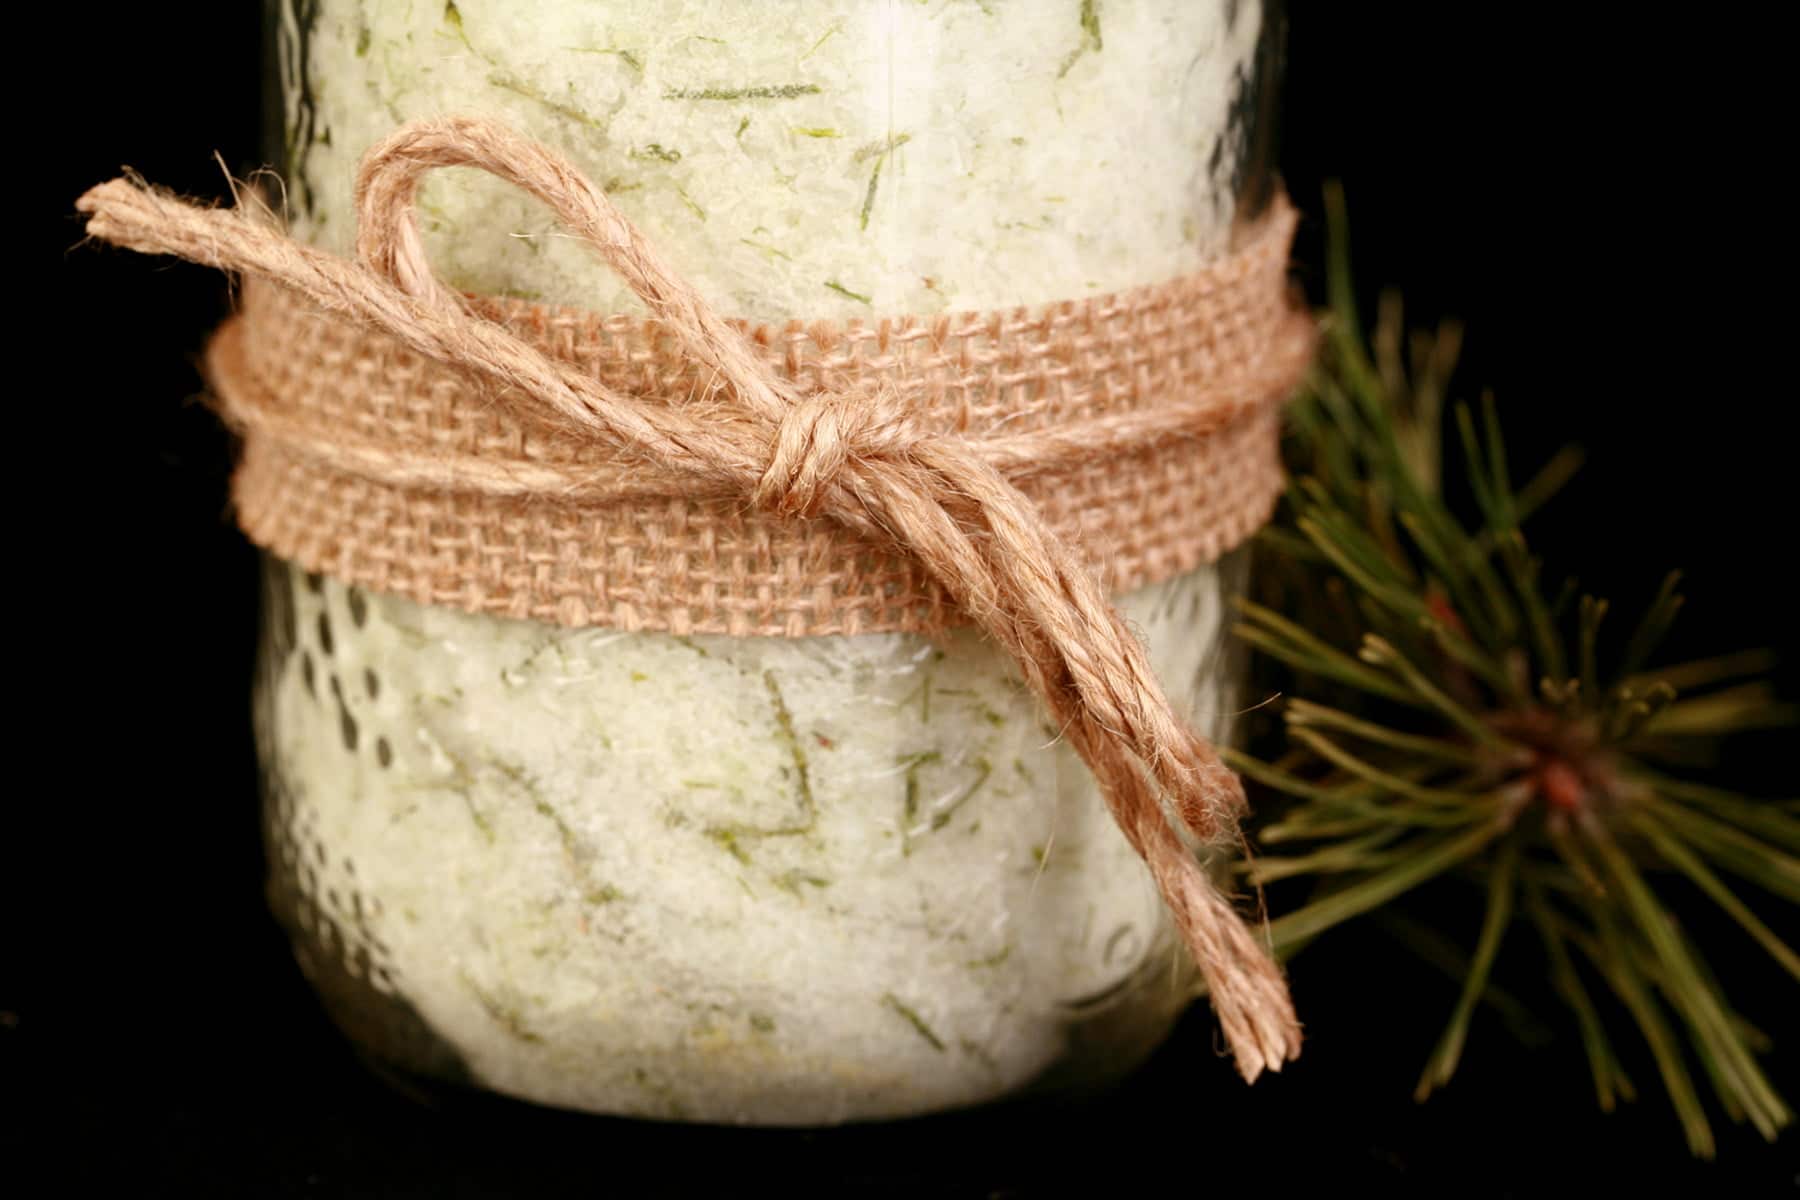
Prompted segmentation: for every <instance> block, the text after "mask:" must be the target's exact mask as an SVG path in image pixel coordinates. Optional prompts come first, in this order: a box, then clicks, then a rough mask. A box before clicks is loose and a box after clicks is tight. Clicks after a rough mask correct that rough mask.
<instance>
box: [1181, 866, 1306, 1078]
mask: <svg viewBox="0 0 1800 1200" xmlns="http://www.w3.org/2000/svg"><path fill="white" fill-rule="evenodd" d="M1204 886H1205V889H1206V893H1207V895H1206V897H1205V903H1204V905H1203V906H1202V907H1201V908H1200V909H1199V910H1198V911H1196V912H1193V913H1192V916H1193V918H1194V920H1195V924H1197V925H1205V926H1206V927H1207V928H1206V930H1205V932H1204V935H1203V937H1202V938H1198V939H1194V940H1196V941H1200V940H1203V941H1204V942H1205V943H1206V944H1207V945H1208V947H1209V948H1210V949H1212V950H1213V951H1215V952H1216V951H1218V950H1221V949H1222V950H1224V952H1225V953H1224V956H1223V958H1222V960H1221V959H1218V958H1215V959H1213V960H1212V961H1211V962H1209V961H1208V960H1207V959H1205V958H1202V959H1201V960H1200V970H1201V974H1202V975H1203V976H1205V978H1206V983H1207V991H1208V994H1209V996H1210V998H1211V1000H1212V1006H1213V1011H1214V1012H1215V1013H1216V1014H1218V1018H1219V1025H1220V1027H1221V1028H1222V1029H1223V1030H1224V1032H1225V1042H1226V1045H1227V1046H1229V1047H1230V1049H1231V1056H1232V1058H1233V1059H1234V1060H1235V1061H1236V1063H1237V1069H1238V1074H1240V1075H1242V1076H1243V1077H1244V1082H1246V1083H1254V1082H1255V1081H1256V1079H1257V1077H1258V1076H1260V1075H1261V1074H1262V1073H1263V1072H1264V1071H1279V1070H1281V1068H1282V1065H1283V1064H1285V1063H1288V1062H1291V1061H1292V1060H1293V1059H1295V1058H1298V1057H1299V1056H1300V1043H1301V1031H1300V1019H1299V1017H1298V1016H1297V1015H1296V1014H1295V1012H1294V1001H1293V998H1292V997H1291V996H1290V995H1289V994H1288V986H1287V979H1286V978H1285V977H1284V976H1283V975H1282V972H1281V967H1280V966H1279V965H1278V964H1277V963H1276V962H1275V956H1274V954H1273V952H1272V951H1271V950H1270V949H1269V947H1268V945H1267V943H1266V942H1265V941H1264V940H1263V939H1261V938H1259V937H1257V936H1256V933H1255V932H1254V931H1253V930H1252V929H1251V928H1250V927H1249V925H1247V924H1246V923H1245V921H1244V918H1243V917H1242V916H1240V915H1239V914H1238V912H1237V910H1236V909H1234V908H1233V907H1232V905H1231V902H1230V901H1229V900H1228V899H1227V898H1226V897H1225V896H1223V895H1222V894H1220V892H1219V891H1218V890H1217V889H1216V888H1214V887H1213V886H1212V885H1211V883H1210V881H1208V882H1206V883H1205V885H1204Z"/></svg>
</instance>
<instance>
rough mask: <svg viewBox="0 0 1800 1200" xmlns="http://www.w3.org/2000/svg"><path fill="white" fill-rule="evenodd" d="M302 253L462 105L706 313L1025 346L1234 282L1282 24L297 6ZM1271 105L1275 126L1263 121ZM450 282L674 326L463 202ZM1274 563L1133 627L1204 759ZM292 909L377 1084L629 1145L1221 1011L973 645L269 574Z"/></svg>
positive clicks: (272, 722)
mask: <svg viewBox="0 0 1800 1200" xmlns="http://www.w3.org/2000/svg"><path fill="white" fill-rule="evenodd" d="M281 20H282V24H283V27H284V36H283V38H282V55H281V59H282V63H283V74H284V84H285V87H286V92H287V99H288V113H287V130H288V137H289V143H290V144H289V161H288V175H289V184H290V200H291V204H292V207H293V211H294V216H295V218H296V222H297V227H298V228H299V230H300V231H301V232H302V233H303V234H304V235H305V236H306V237H308V238H309V239H310V240H312V241H314V242H316V243H318V244H321V245H324V246H327V247H329V248H333V249H336V250H339V251H345V250H348V249H349V247H350V243H351V241H352V237H353V225H354V210H353V207H352V197H351V186H352V183H351V181H352V178H353V173H354V169H355V164H356V162H357V161H358V159H359V158H360V156H361V155H362V153H363V151H364V150H365V149H366V148H367V147H368V146H369V145H370V144H371V143H372V142H374V141H376V140H377V139H379V138H380V137H382V136H384V135H385V134H387V133H388V132H390V131H391V130H392V129H393V128H395V127H396V126H397V125H398V124H400V123H401V122H403V121H405V120H408V119H412V118H416V117H422V116H428V115H432V114H437V113H446V112H458V113H468V112H473V113H479V114H483V115H488V116H495V117H499V118H502V119H504V120H506V121H508V122H510V123H512V124H514V125H516V126H518V127H520V128H521V129H523V130H524V131H526V132H528V133H530V134H532V135H534V136H537V137H539V138H541V139H543V140H545V141H547V142H550V143H552V144H554V145H556V146H558V147H559V148H561V149H562V150H564V151H565V152H567V153H569V154H571V155H572V156H573V157H574V159H575V161H576V162H577V163H578V164H579V165H580V166H581V167H582V169H583V170H584V171H586V172H587V173H588V174H589V175H590V176H591V177H592V178H593V179H595V180H596V181H599V182H601V183H602V184H603V186H604V187H605V188H606V190H607V191H608V193H609V194H610V195H612V196H613V197H614V198H615V199H616V200H617V201H618V202H619V203H620V204H621V205H622V206H623V207H624V209H625V210H626V212H627V214H628V215H629V216H630V217H631V219H632V220H633V221H634V222H636V223H638V224H639V226H640V227H641V228H642V229H643V230H644V232H645V233H646V235H647V236H648V238H649V240H650V241H651V242H652V243H653V244H654V245H655V246H657V247H658V249H659V250H660V252H661V253H662V254H663V255H664V256H665V258H666V259H667V260H668V261H669V262H670V263H671V264H672V265H673V266H674V267H675V268H676V270H677V271H679V272H680V273H681V274H682V275H683V276H684V277H685V278H687V279H688V280H690V281H691V282H693V283H694V284H695V285H697V286H698V288H699V289H700V291H701V292H702V293H703V295H705V297H706V298H707V299H708V301H709V302H710V303H712V304H713V305H714V306H716V307H717V308H718V309H719V310H720V311H721V312H723V313H724V314H726V315H730V316H743V317H750V318H756V319H787V318H791V317H830V316H836V317H852V316H867V315H877V314H882V313H899V312H910V313H921V312H934V311H941V310H948V309H980V308H994V307H1002V306H1008V305H1015V304H1034V303H1039V302H1043V301H1049V300H1056V299H1064V298H1077V297H1081V296H1085V295H1089V294H1094V293H1098V292H1104V291H1111V290H1115V289H1119V288H1123V287H1128V286H1132V285H1136V284H1144V283H1151V282H1157V281H1161V280H1165V279H1168V278H1170V277H1173V276H1175V275H1177V274H1180V273H1181V272H1183V271H1186V270H1189V269H1192V268H1195V267H1197V266H1199V265H1201V264H1202V263H1204V262H1205V261H1207V260H1208V259H1209V258H1211V257H1213V256H1215V255H1216V254H1217V253H1219V252H1220V251H1221V250H1222V249H1223V247H1224V246H1225V244H1226V240H1227V237H1228V235H1229V232H1230V229H1231V225H1232V220H1233V216H1234V206H1235V201H1234V193H1235V189H1236V186H1237V184H1236V178H1235V177H1236V176H1237V175H1238V174H1239V173H1240V170H1241V165H1242V164H1241V153H1242V137H1241V134H1242V129H1241V125H1242V122H1243V120H1244V118H1243V114H1242V110H1243V108H1244V90H1245V87H1246V81H1247V80H1248V79H1250V78H1251V75H1252V73H1253V70H1254V68H1253V66H1252V58H1253V55H1254V53H1255V49H1256V44H1257V39H1258V33H1259V27H1260V25H1261V13H1260V8H1259V6H1258V5H1256V4H1254V3H1250V2H1245V3H1224V2H1219V3H1196V2H1192V0H1140V2H1135V3H1098V2H1095V0H1055V2H1051V0H1045V2H1042V3H1039V2H1037V0H1029V2H1027V0H928V2H924V3H919V2H914V0H906V2H904V3H903V2H899V0H887V2H877V0H792V2H789V3H784V4H781V5H779V6H777V5H770V4H766V3H751V2H750V0H686V2H680V0H629V2H607V3H601V2H598V0H563V2H555V0H540V2H538V3H533V4H529V5H524V4H517V3H512V2H510V0H455V2H454V3H447V4H446V3H441V2H440V0H413V2H411V3H378V2H375V0H369V2H366V3H359V2H357V0H314V2H310V3H305V4H299V5H294V4H287V5H285V6H283V7H282V8H281ZM1234 110H1236V111H1237V115H1236V116H1235V117H1234V115H1233V114H1234ZM420 208H421V214H422V219H423V223H424V226H425V229H426V231H427V235H428V237H427V240H428V244H429V247H430V252H431V256H432V259H433V262H434V264H435V265H436V267H437V269H438V270H439V272H440V273H441V274H442V275H443V276H444V277H445V278H446V279H447V280H449V281H450V282H451V283H453V284H455V285H457V286H460V287H464V288H468V289H471V290H479V291H484V292H495V293H507V294H513V295H524V296H528V297H532V298H538V299H542V300H544V301H546V302H552V303H562V304H577V305H582V306H584V307H588V308H593V309H599V310H629V309H634V308H636V307H637V305H636V302H635V301H634V300H633V299H632V298H631V297H630V295H629V293H628V292H627V291H626V289H625V288H624V285H623V284H621V283H620V282H619V281H618V280H616V279H614V278H613V277H612V276H611V275H610V274H609V272H608V271H607V270H606V268H605V267H603V266H602V265H600V264H599V263H598V262H597V261H596V260H595V259H594V258H593V257H592V256H591V254H590V253H589V252H588V251H586V250H584V249H583V248H582V247H581V246H580V245H578V244H576V243H574V242H573V241H572V240H571V239H569V238H567V237H566V236H564V235H563V233H562V232H561V231H560V230H559V229H557V228H556V226H555V225H554V223H553V221H552V220H551V218H550V217H549V216H548V214H547V213H546V212H544V211H543V210H542V209H541V208H539V207H538V206H537V205H536V204H535V202H533V201H530V200H529V199H526V198H524V197H523V196H521V195H520V194H518V193H517V192H515V191H514V190H512V189H511V188H509V187H508V186H507V185H505V184H502V183H499V182H498V181H496V180H493V179H491V178H488V177H485V176H482V175H478V174H476V173H474V172H440V173H438V175H437V176H434V177H433V178H432V179H431V181H430V182H429V184H428V186H427V187H426V188H425V189H424V192H423V196H422V200H421V205H420ZM1241 563H1242V557H1241V555H1239V556H1235V557H1233V558H1232V559H1229V560H1228V561H1227V563H1226V564H1223V565H1221V566H1219V567H1203V568H1201V569H1198V570H1195V571H1192V572H1190V573H1187V574H1184V575H1181V576H1178V577H1176V578H1174V579H1171V580H1168V581H1166V582H1164V583H1162V584H1159V585H1156V586H1152V587H1149V588H1146V589H1143V590H1141V591H1139V592H1137V593H1135V594H1133V595H1130V596H1127V597H1124V598H1123V600H1122V602H1121V603H1122V608H1123V611H1124V612H1125V614H1126V616H1127V617H1128V618H1129V619H1130V620H1131V621H1132V622H1133V623H1134V624H1135V626H1136V627H1137V628H1138V629H1139V630H1140V631H1141V633H1142V636H1143V637H1144V639H1145V641H1146V643H1147V645H1148V648H1149V650H1150V654H1151V660H1152V662H1153V664H1154V666H1155V667H1156V670H1157V671H1158V674H1159V676H1160V677H1161V678H1162V680H1163V681H1164V682H1165V684H1166V686H1167V687H1168V688H1169V690H1170V692H1171V693H1172V694H1173V695H1174V697H1175V698H1176V700H1177V702H1178V706H1179V707H1182V708H1184V709H1186V710H1187V711H1189V712H1191V713H1192V714H1194V715H1195V716H1196V717H1197V718H1198V724H1199V726H1200V728H1202V729H1203V730H1204V731H1207V732H1210V733H1212V734H1214V735H1218V734H1222V733H1223V732H1224V729H1225V722H1226V715H1227V713H1228V712H1229V710H1230V707H1231V704H1232V701H1233V699H1234V697H1233V696H1232V688H1231V686H1230V685H1231V673H1230V672H1229V671H1228V670H1226V669H1225V668H1224V667H1222V666H1221V664H1220V661H1219V648H1220V643H1221V631H1222V628H1223V624H1224V620H1225V613H1226V605H1227V600H1226V597H1227V596H1228V595H1230V594H1231V593H1232V592H1233V591H1234V590H1235V587H1236V584H1235V582H1234V580H1236V578H1237V576H1238V575H1239V574H1240V573H1241V572H1240V570H1239V567H1240V565H1241ZM270 583H271V587H270V606H269V617H268V619H267V622H266V635H265V649H264V655H263V664H262V678H261V683H260V685H259V700H258V714H259V716H258V727H259V737H260V739H261V742H262V752H263V757H264V763H265V770H266V775H267V778H268V790H269V804H268V814H269V824H270V845H271V860H272V861H271V889H272V896H273V899H274V903H275V907H276V910H277V912H278V913H280V914H281V915H282V916H283V918H284V919H285V920H286V922H287V923H288V925H289V927H290V931H291V932H292V933H293V936H294V938H295V944H296V950H297V952H298V953H299V955H300V958H301V961H302V963H303V965H304V966H306V968H307V970H308V972H309V974H311V975H312V977H313V979H314V982H315V984H316V985H317V986H318V988H319V990H320V992H321V994H322V995H323V996H324V998H325V999H326V1002H327V1004H328V1006H329V1007H330V1008H331V1010H332V1012H333V1014H334V1016H335V1017H336V1018H337V1019H338V1020H339V1022H340V1023H342V1024H343V1025H344V1026H345V1028H346V1029H347V1031H348V1032H349V1033H350V1034H351V1036H352V1038H353V1040H355V1041H356V1042H357V1043H358V1044H359V1045H360V1046H361V1047H362V1048H363V1049H364V1050H365V1052H367V1053H369V1054H370V1055H371V1056H372V1057H374V1058H376V1059H379V1060H381V1061H383V1062H385V1063H388V1064H390V1065H394V1066H398V1067H400V1068H401V1069H403V1070H405V1071H408V1072H411V1073H413V1074H415V1075H421V1076H428V1077H434V1078H442V1079H452V1080H458V1081H461V1082H466V1083H470V1084H473V1085H477V1086H480V1087H485V1088H489V1089H492V1090H495V1091H498V1092H501V1093H505V1094H508V1095H512V1096H517V1097H521V1098H524V1099H529V1100H534V1101H538V1102H543V1103H548V1104H554V1105H562V1106H567V1107H571V1108H577V1109H585V1110H590V1111H596V1112H607V1113H621V1114H631V1115H639V1116H650V1117H665V1118H679V1119H688V1120H703V1121H719V1122H749V1123H762V1124H824V1123H833V1122H838V1121H845V1120H856V1119H871V1118H881V1117H892V1116H900V1115H907V1114H914V1113H921V1112H928V1111H933V1110H937V1109H942V1108H947V1107H955V1106H961V1105H967V1104H973V1103H978V1102H980V1101H983V1100H988V1099H992V1098H996V1097H1000V1096H1004V1095H1008V1094H1011V1093H1013V1092H1016V1091H1018V1090H1020V1089H1022V1088H1025V1087H1028V1086H1030V1085H1032V1084H1034V1083H1039V1082H1048V1081H1053V1080H1058V1079H1069V1078H1077V1077H1080V1076H1082V1075H1083V1073H1091V1074H1093V1075H1095V1076H1096V1077H1110V1076H1112V1075H1115V1074H1116V1073H1118V1072H1119V1071H1121V1070H1123V1069H1124V1068H1125V1067H1127V1066H1129V1065H1130V1064H1131V1063H1133V1062H1135V1061H1137V1060H1138V1059H1140V1058H1141V1057H1142V1056H1143V1055H1144V1054H1146V1053H1148V1051H1149V1049H1150V1048H1152V1047H1153V1046H1154V1045H1155V1044H1156V1043H1157V1042H1158V1041H1159V1040H1160V1039H1161V1037H1162V1036H1163V1035H1164V1034H1165V1033H1166V1031H1167V1029H1168V1027H1169V1025H1170V1024H1171V1023H1172V1021H1173V1020H1174V1018H1175V1016H1176V1015H1178V1013H1179V1012H1180V1011H1181V1009H1182V1008H1184V1007H1185V1006H1186V1004H1187V1003H1188V1001H1189V999H1190V998H1191V996H1192V994H1193V977H1192V972H1191V968H1190V967H1188V966H1187V965H1186V958H1185V951H1181V950H1179V948H1178V947H1176V946H1175V944H1174V939H1173V936H1172V933H1171V926H1170V922H1169V918H1168V916H1167V914H1166V912H1165V910H1164V909H1163V907H1162V905H1161V903H1160V901H1159V899H1158V897H1157V895H1156V892H1155V889H1154V887H1153V886H1152V884H1151V882H1150V880H1149V877H1148V873H1147V871H1146V869H1145V867H1144V865H1143V863H1142V862H1141V861H1140V860H1139V858H1138V857H1137V856H1136V854H1135V853H1133V851H1132V850H1131V848H1130V847H1129V846H1128V845H1127V843H1126V841H1125V839H1124V837H1123V835H1122V834H1121V833H1120V832H1119V831H1118V829H1117V828H1116V826H1115V825H1114V823H1113V821H1112V818H1111V816H1110V815H1109V814H1108V812H1107V810H1106V808H1105V805H1104V803H1103V801H1102V799H1101V798H1100V796H1099V795H1098V794H1097V791H1096V788H1095V785H1094V783H1093V780H1092V778H1091V776H1090V775H1089V773H1088V772H1087V770H1086V769H1085V767H1083V766H1082V764H1081V763H1080V761H1079V760H1078V759H1077V758H1076V757H1075V756H1074V754H1073V753H1072V752H1071V751H1070V750H1069V749H1068V748H1067V746H1066V744H1064V743H1063V742H1062V741H1061V740H1060V739H1059V738H1058V736H1057V731H1056V730H1054V729H1051V728H1047V727H1046V726H1045V724H1044V722H1043V718H1042V716H1041V713H1040V710H1039V706H1038V704H1037V703H1036V701H1035V700H1034V699H1033V697H1032V696H1031V695H1030V694H1029V693H1028V692H1027V691H1026V690H1025V689H1024V687H1023V685H1022V684H1021V683H1020V682H1019V681H1018V677H1017V674H1016V671H1015V670H1014V668H1013V667H1012V665H1011V663H1010V662H1009V660H1008V659H1007V658H1006V656H1005V655H1004V654H1002V653H1001V652H1000V651H999V650H998V649H996V648H995V647H994V646H992V645H991V644H989V643H987V642H985V641H983V640H982V639H981V638H979V637H978V636H977V635H975V634H973V633H970V632H960V633H957V634H955V635H953V636H951V637H950V638H948V639H947V640H945V641H944V642H943V643H941V644H934V643H932V642H930V641H928V640H926V639H923V638H919V637H915V636H911V635H902V634H870V635H861V636H857V637H840V638H802V639H774V638H770V639H759V638H729V637H693V638H681V637H673V636H667V635H662V634H654V633H635V634H625V633H621V632H618V631H612V630H606V629H586V630H571V629H563V628H556V627H551V626H548V625H542V624H536V623H531V622H519V621H508V620H501V619H496V618H491V617H483V616H476V615H471V614H466V613H462V612H456V611H449V610H444V609H437V608H430V607H422V606H419V605H416V604H413V603H410V602H406V601H402V600H398V599H394V598H390V597H383V596H377V595H371V594H364V593H361V592H358V591H355V590H351V589H346V588H344V587H342V586H340V585H338V584H337V583H335V582H333V581H331V580H328V579H327V580H320V579H317V578H305V577H302V576H300V575H299V574H298V573H297V572H290V571H289V570H288V569H287V568H286V567H284V566H282V565H281V564H279V563H272V564H271V566H270Z"/></svg>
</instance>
